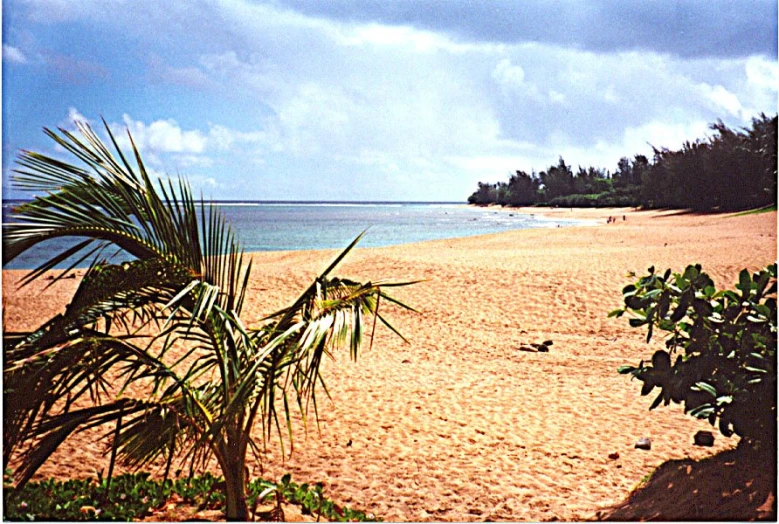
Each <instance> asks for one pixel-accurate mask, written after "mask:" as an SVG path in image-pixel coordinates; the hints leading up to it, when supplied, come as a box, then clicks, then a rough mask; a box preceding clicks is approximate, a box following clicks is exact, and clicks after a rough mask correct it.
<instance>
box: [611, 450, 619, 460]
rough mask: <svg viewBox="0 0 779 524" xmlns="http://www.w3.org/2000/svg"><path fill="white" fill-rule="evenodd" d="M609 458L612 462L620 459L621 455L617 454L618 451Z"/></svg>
mask: <svg viewBox="0 0 779 524" xmlns="http://www.w3.org/2000/svg"><path fill="white" fill-rule="evenodd" d="M609 458H610V459H611V460H617V459H618V458H619V453H617V452H616V451H615V452H614V453H609Z"/></svg>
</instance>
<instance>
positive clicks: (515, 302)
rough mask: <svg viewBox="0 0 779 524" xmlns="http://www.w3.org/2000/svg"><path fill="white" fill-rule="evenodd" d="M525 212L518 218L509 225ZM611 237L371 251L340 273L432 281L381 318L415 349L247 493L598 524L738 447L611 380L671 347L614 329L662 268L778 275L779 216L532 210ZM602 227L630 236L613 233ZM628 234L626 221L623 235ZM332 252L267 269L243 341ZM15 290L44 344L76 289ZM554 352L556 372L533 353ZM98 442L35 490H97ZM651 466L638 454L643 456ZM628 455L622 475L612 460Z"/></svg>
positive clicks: (370, 380)
mask: <svg viewBox="0 0 779 524" xmlns="http://www.w3.org/2000/svg"><path fill="white" fill-rule="evenodd" d="M495 211H496V212H512V213H517V212H518V211H517V210H511V211H508V210H505V209H503V210H501V209H496V210H495ZM524 212H532V213H537V214H539V213H546V214H555V215H559V216H561V217H563V218H583V219H592V220H596V221H598V222H599V224H600V225H598V226H589V227H572V228H560V229H537V230H518V231H511V232H506V233H499V234H494V235H487V236H480V237H471V238H461V239H452V240H440V241H432V242H425V243H419V244H407V245H402V246H394V247H386V248H371V249H357V250H356V251H354V252H353V253H352V254H351V255H350V256H349V257H348V258H347V260H346V261H345V262H344V264H343V265H342V266H341V268H340V270H339V271H338V274H339V275H341V276H349V277H353V278H356V279H363V280H367V279H371V280H378V279H386V280H394V281H404V280H424V281H423V282H421V283H419V284H416V285H414V286H411V287H408V288H402V289H398V290H396V292H395V294H396V296H398V297H399V298H401V299H402V300H403V301H405V302H406V303H408V304H409V305H412V306H413V307H415V308H416V309H417V310H418V313H412V312H405V311H399V310H392V309H391V308H389V307H388V308H387V309H385V313H386V314H387V316H388V317H389V318H390V319H391V320H392V322H393V324H394V325H395V327H397V328H398V329H399V331H400V332H401V333H403V335H404V336H405V337H406V338H407V339H408V340H409V344H405V343H403V342H402V341H401V340H400V339H399V338H398V337H396V336H394V335H393V334H392V333H390V332H389V331H388V330H387V329H381V328H379V329H378V330H377V336H376V340H375V341H374V344H373V348H372V349H370V350H368V346H367V345H366V346H365V351H364V352H363V354H362V358H361V359H360V360H359V361H358V362H356V363H355V362H352V361H350V360H349V357H348V352H347V351H344V352H342V353H340V354H338V355H337V361H336V362H329V363H327V364H326V366H325V379H326V382H327V385H328V387H329V390H330V394H331V396H332V400H333V402H332V403H330V402H327V401H325V400H322V401H320V431H317V429H316V427H315V426H312V427H311V428H309V431H308V434H307V435H306V434H305V432H304V431H303V430H302V428H301V426H300V425H298V426H297V427H296V439H295V442H294V452H293V453H292V455H291V456H290V457H287V458H286V459H283V458H282V456H281V453H280V451H279V448H278V446H277V443H276V442H275V441H274V442H271V453H269V455H268V456H267V457H265V458H264V462H263V463H262V464H259V463H257V462H254V461H252V462H251V468H252V476H258V475H262V476H264V477H265V478H270V479H274V478H278V477H280V476H281V475H282V474H284V473H285V472H290V473H292V478H293V480H295V481H296V482H317V481H321V482H324V484H325V493H326V494H327V495H328V496H329V497H330V498H332V499H334V500H336V501H338V502H339V503H341V504H345V505H349V506H353V507H356V508H359V509H361V510H364V511H369V512H373V513H375V514H376V515H377V516H380V517H383V518H384V519H385V520H388V521H484V520H513V521H540V520H551V519H558V520H587V519H593V518H595V516H596V513H597V512H598V511H599V510H601V509H603V508H606V507H609V506H611V505H614V504H616V503H619V502H620V501H622V500H624V499H625V498H626V497H627V496H628V494H629V493H630V492H631V490H632V489H633V488H634V487H635V486H636V485H637V484H638V483H639V482H640V481H641V479H642V478H643V477H645V476H646V475H647V474H649V473H650V472H652V471H653V470H654V469H655V468H657V467H658V466H659V465H661V464H662V463H663V462H665V461H667V460H669V459H680V458H686V457H691V458H702V457H705V456H708V455H712V454H714V453H717V452H719V451H722V450H725V449H728V448H732V447H733V446H735V444H736V443H737V439H735V438H731V439H727V438H724V437H722V436H721V435H719V434H718V433H717V432H716V430H714V432H715V434H716V435H717V438H716V442H715V445H714V447H713V448H701V447H696V446H694V445H693V435H694V434H695V433H696V432H697V431H698V430H701V429H703V430H706V429H712V428H711V426H709V425H708V423H706V422H703V421H696V420H693V419H692V418H690V417H689V416H686V415H684V413H683V412H682V408H681V406H678V405H672V406H669V407H667V408H662V407H661V408H659V409H657V410H655V411H653V412H649V411H648V407H649V404H650V403H651V401H652V399H653V397H651V396H650V397H641V396H640V385H639V384H638V383H637V382H635V381H631V380H630V379H629V378H628V377H625V376H622V375H619V374H617V372H616V369H617V367H618V366H620V365H623V364H633V365H635V364H636V363H638V361H639V360H640V359H642V358H644V359H646V358H648V357H650V356H651V354H652V352H653V351H654V350H655V349H657V348H659V347H660V346H661V345H662V339H661V338H657V339H656V340H653V341H652V344H651V345H647V344H646V343H645V337H646V333H645V332H643V331H640V330H638V329H632V328H629V327H628V325H627V320H626V319H624V318H622V319H609V318H607V314H608V313H609V311H611V310H613V309H615V308H617V307H619V306H620V305H621V289H622V288H623V287H624V286H625V285H626V284H628V283H629V282H630V281H631V280H630V279H629V278H628V277H627V276H626V275H627V274H628V273H629V272H635V273H637V274H639V275H642V274H644V273H645V271H646V269H647V268H648V267H649V266H652V265H654V266H655V267H657V268H658V269H665V268H672V269H674V270H676V271H681V270H683V269H684V267H685V266H686V265H687V264H690V263H700V264H702V265H703V269H704V270H705V271H706V272H708V273H709V274H710V275H711V276H712V278H713V279H714V280H715V282H716V283H717V285H718V286H720V287H725V286H727V287H732V285H733V283H734V282H735V281H736V279H737V275H738V272H739V271H740V270H741V269H742V268H744V267H746V268H749V269H750V270H757V269H759V268H761V267H764V266H765V265H767V264H769V263H771V262H773V261H776V258H777V251H776V246H777V236H776V230H777V215H776V212H771V213H763V214H757V215H746V216H734V215H722V214H712V215H699V214H689V213H684V212H679V211H634V210H632V209H618V210H614V209H607V210H589V209H585V210H578V209H575V210H572V211H571V210H569V209H535V208H534V209H531V210H524ZM608 216H616V217H617V221H616V222H615V223H613V224H608V225H606V218H607V217H608ZM623 216H624V217H625V219H624V220H623ZM336 253H337V251H310V252H303V251H301V252H268V253H257V254H253V255H251V256H253V258H254V271H253V277H252V281H251V289H252V292H253V293H252V295H251V296H250V299H249V301H248V305H247V307H246V309H245V311H244V315H243V318H244V320H245V321H246V322H247V323H248V324H250V325H251V324H252V322H256V321H257V320H258V319H260V318H262V317H263V316H264V315H265V314H267V313H270V312H272V311H274V310H275V309H276V308H278V307H280V306H283V305H285V304H287V303H289V302H290V301H292V300H294V298H295V297H296V296H297V293H298V292H299V290H301V289H302V288H303V287H304V286H306V285H307V284H308V283H309V282H310V281H311V279H312V278H313V277H314V276H315V275H316V273H317V272H318V271H320V270H322V269H323V268H324V267H326V266H327V264H328V263H329V262H330V260H331V259H332V258H333V257H334V256H335V254H336ZM23 274H24V272H20V271H3V321H4V329H5V330H7V331H14V330H20V329H29V328H33V327H35V326H37V325H39V324H40V323H41V321H42V320H44V319H45V318H50V317H51V316H53V315H55V314H56V313H58V312H60V311H62V310H63V308H64V306H65V304H66V303H67V301H68V300H69V299H70V298H71V297H72V295H73V292H74V290H75V288H76V285H77V282H76V280H75V279H73V280H63V281H60V282H58V283H57V284H55V285H53V286H51V287H50V288H48V289H45V290H44V289H43V288H44V287H45V285H46V284H47V283H48V282H46V281H45V280H43V279H42V280H40V281H38V282H36V283H34V284H33V285H30V286H27V287H25V288H23V289H21V290H19V289H17V282H18V281H19V279H20V278H21V276H22V275H23ZM546 340H551V341H553V345H552V346H551V349H550V352H549V353H530V352H526V351H521V350H519V348H520V346H523V345H527V344H530V343H540V342H542V341H546ZM95 437H96V434H95V433H84V434H80V435H78V436H77V437H76V438H74V439H71V440H70V441H68V442H66V443H65V444H64V445H63V446H62V448H61V449H60V450H59V451H58V452H57V454H56V455H55V456H54V457H53V458H52V460H50V461H49V462H48V463H47V464H45V465H44V466H43V467H42V468H41V470H40V472H39V475H38V477H49V476H57V477H87V476H93V475H94V474H95V471H96V470H100V469H103V468H105V467H107V462H108V458H107V457H106V456H103V455H102V452H103V451H104V448H105V446H104V443H102V442H98V441H97V439H96V438H95ZM644 437H647V438H650V439H651V440H652V449H651V450H649V451H644V450H639V449H635V447H634V445H635V443H636V441H637V440H638V439H640V438H644ZM615 454H618V458H616V459H614V458H610V457H609V455H612V457H614V456H615Z"/></svg>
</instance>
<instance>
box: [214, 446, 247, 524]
mask: <svg viewBox="0 0 779 524" xmlns="http://www.w3.org/2000/svg"><path fill="white" fill-rule="evenodd" d="M228 434H233V432H231V431H228ZM240 442H241V439H240V438H230V439H229V440H228V442H224V441H223V442H222V444H220V445H219V448H220V451H221V453H217V454H216V455H217V459H218V461H219V465H220V467H221V468H222V474H223V475H224V479H225V501H226V502H227V509H226V511H225V517H226V518H227V520H228V521H239V522H247V521H249V520H250V513H249V505H248V504H247V502H246V484H247V482H248V478H247V476H248V475H247V474H248V471H247V469H246V447H245V446H241V445H240Z"/></svg>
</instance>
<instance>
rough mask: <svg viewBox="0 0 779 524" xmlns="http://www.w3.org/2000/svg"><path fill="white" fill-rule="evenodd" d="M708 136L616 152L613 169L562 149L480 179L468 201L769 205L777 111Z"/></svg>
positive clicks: (704, 207)
mask: <svg viewBox="0 0 779 524" xmlns="http://www.w3.org/2000/svg"><path fill="white" fill-rule="evenodd" d="M709 127H710V129H711V130H712V131H715V132H716V134H714V135H713V136H711V137H708V138H707V139H699V140H696V141H695V142H693V143H690V142H685V143H684V144H683V145H682V148H681V149H679V150H677V151H671V150H669V149H665V148H664V149H657V148H654V147H653V150H654V157H653V158H652V159H651V160H650V159H649V158H647V157H646V156H644V155H635V156H634V157H633V159H632V160H631V159H629V158H627V157H623V158H621V159H620V160H619V162H618V164H617V168H616V171H614V172H608V171H605V170H603V169H599V168H594V167H589V168H584V167H581V166H580V167H579V168H578V169H577V170H576V172H574V170H573V169H572V168H571V166H569V165H567V164H566V163H565V160H563V158H562V157H560V160H559V161H558V163H557V165H555V166H550V167H549V168H548V169H547V170H546V171H541V172H540V173H536V172H535V171H534V172H532V173H530V174H528V173H526V172H524V171H517V172H516V173H515V174H513V175H511V177H510V178H509V181H508V182H497V183H494V184H490V183H484V182H479V184H478V189H477V190H476V192H474V193H473V194H472V195H471V196H470V197H468V203H469V204H477V205H488V204H499V205H502V206H529V205H548V206H562V207H626V206H632V207H639V206H641V207H645V208H681V209H694V210H696V211H709V210H722V211H735V210H743V209H754V208H759V207H765V206H770V205H776V200H777V196H776V189H777V188H776V181H777V156H776V146H777V116H776V115H774V116H773V117H771V118H769V117H767V116H766V115H765V114H761V115H760V117H759V118H754V119H753V120H752V127H751V129H748V128H744V129H742V130H739V131H734V130H732V129H730V128H728V127H727V126H726V125H725V124H723V123H722V121H718V122H717V123H716V124H712V125H710V126H709Z"/></svg>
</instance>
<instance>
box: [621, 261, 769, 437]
mask: <svg viewBox="0 0 779 524" xmlns="http://www.w3.org/2000/svg"><path fill="white" fill-rule="evenodd" d="M735 288H736V290H735V291H732V290H724V291H717V290H716V289H715V288H714V283H713V281H712V280H711V278H709V276H708V275H707V274H706V273H704V272H702V271H701V266H700V265H695V266H692V265H691V266H688V267H687V269H686V270H685V271H684V273H682V274H678V273H674V274H673V275H671V270H668V271H666V272H665V273H664V274H662V275H661V274H659V273H655V271H654V268H649V274H648V275H647V276H645V277H642V278H640V279H639V280H638V281H637V282H636V283H635V284H631V285H629V286H627V287H625V288H624V289H623V291H622V293H623V295H624V300H625V307H624V308H622V309H618V310H616V311H613V312H612V313H611V314H610V315H609V316H617V317H619V316H622V315H623V314H624V313H626V312H630V313H631V316H632V317H633V318H631V319H630V321H629V322H630V325H631V326H632V327H643V326H646V327H647V331H648V332H647V342H649V341H650V339H651V338H652V335H653V333H654V330H655V329H659V330H661V331H665V332H667V333H669V335H668V337H667V340H666V343H665V344H666V348H667V350H659V351H657V352H655V353H654V355H652V359H651V364H645V363H644V362H643V361H641V362H640V363H639V365H638V367H633V366H622V367H620V368H619V370H618V371H619V373H622V374H629V375H632V376H633V377H635V378H637V379H639V380H640V381H642V382H643V383H644V384H643V386H642V388H641V394H642V395H648V394H649V393H650V392H651V391H652V390H653V389H654V388H655V387H658V388H660V393H659V394H658V395H657V397H656V398H655V400H654V402H653V403H652V405H651V406H650V408H649V409H654V408H656V407H657V406H659V405H660V404H661V403H663V404H664V405H666V406H667V405H668V404H669V403H670V402H671V401H673V402H675V403H684V411H685V413H689V414H690V415H691V416H693V417H697V418H701V419H707V420H708V421H709V422H710V423H711V424H712V425H715V424H716V423H717V421H719V430H720V432H722V434H723V435H725V436H731V435H732V434H733V433H735V434H737V435H739V436H741V437H745V438H746V439H747V441H748V442H752V443H755V444H757V443H760V442H765V443H769V444H773V443H775V442H776V423H777V419H776V264H772V265H770V266H768V267H767V268H765V269H763V270H761V271H759V272H757V273H755V274H754V275H751V276H750V274H749V272H748V271H747V270H746V269H745V270H743V271H741V273H740V275H739V281H738V283H737V284H736V286H735ZM675 354H676V360H675V361H673V362H672V357H673V356H674V355H675Z"/></svg>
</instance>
